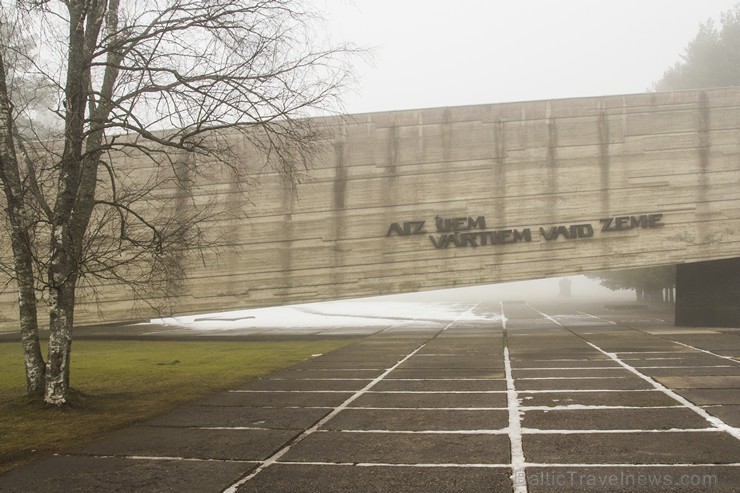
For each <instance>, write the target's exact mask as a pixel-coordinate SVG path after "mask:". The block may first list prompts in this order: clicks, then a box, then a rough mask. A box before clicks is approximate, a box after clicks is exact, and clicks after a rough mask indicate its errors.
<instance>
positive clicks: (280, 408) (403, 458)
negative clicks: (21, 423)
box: [0, 302, 740, 493]
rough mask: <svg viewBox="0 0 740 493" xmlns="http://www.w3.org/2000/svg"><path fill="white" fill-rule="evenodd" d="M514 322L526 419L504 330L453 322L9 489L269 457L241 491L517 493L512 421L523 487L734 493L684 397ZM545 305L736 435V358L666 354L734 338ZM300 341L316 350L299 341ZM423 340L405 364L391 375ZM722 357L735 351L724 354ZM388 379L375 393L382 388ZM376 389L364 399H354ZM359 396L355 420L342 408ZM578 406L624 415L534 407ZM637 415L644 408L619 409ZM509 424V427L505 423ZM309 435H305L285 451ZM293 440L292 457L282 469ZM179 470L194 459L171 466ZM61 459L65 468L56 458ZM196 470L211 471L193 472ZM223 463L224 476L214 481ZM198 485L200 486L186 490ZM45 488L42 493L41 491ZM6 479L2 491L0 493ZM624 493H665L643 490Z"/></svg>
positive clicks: (171, 475)
mask: <svg viewBox="0 0 740 493" xmlns="http://www.w3.org/2000/svg"><path fill="white" fill-rule="evenodd" d="M471 306H472V305H471ZM478 309H479V310H481V311H480V313H488V312H490V313H498V310H499V309H500V305H499V304H498V302H495V303H493V302H490V303H484V304H482V305H481V306H480V308H477V309H476V310H478ZM504 309H505V311H506V316H507V318H509V322H507V334H508V338H507V340H506V345H507V347H508V348H509V354H510V357H511V365H512V367H513V373H514V385H515V386H516V389H517V392H518V397H519V405H520V406H521V407H520V409H519V411H520V412H518V413H516V412H515V413H511V412H509V409H508V404H509V403H508V399H507V393H506V392H505V391H504V390H505V388H506V385H505V379H504V376H505V372H504V338H503V337H502V336H503V327H502V326H501V325H500V324H497V323H493V322H490V321H486V322H485V323H482V322H480V321H475V322H474V323H468V322H467V321H460V322H458V323H455V324H453V325H450V326H449V327H448V329H447V330H446V331H444V332H439V331H440V330H441V329H442V328H443V327H444V326H446V325H447V323H444V324H437V326H435V327H431V326H430V327H423V328H421V329H418V330H416V329H409V330H406V329H400V330H397V329H395V328H389V330H387V331H385V332H382V333H375V334H374V335H371V336H369V337H364V338H362V339H360V338H359V337H358V338H357V339H356V340H355V342H354V343H353V344H352V345H350V346H346V347H344V348H342V349H340V350H337V351H334V352H331V353H328V354H324V355H316V356H315V357H313V358H311V359H310V360H307V361H305V362H302V363H299V364H298V365H296V366H294V367H292V368H290V369H286V370H283V371H280V372H276V373H274V374H272V375H270V376H268V377H265V378H263V379H261V380H252V381H249V382H245V384H244V386H243V387H242V390H248V391H244V392H225V393H222V394H219V395H216V396H211V397H208V398H206V399H203V400H202V401H198V402H197V403H193V404H191V405H189V406H185V407H183V408H181V409H178V410H175V411H173V412H171V413H168V414H165V415H163V416H160V417H158V418H156V419H154V420H152V421H150V422H148V423H147V424H145V425H143V426H136V427H132V428H129V429H128V430H122V431H121V432H119V433H116V434H114V435H112V436H111V437H108V438H106V439H104V440H101V441H98V442H95V443H93V444H90V445H88V446H86V447H83V448H80V449H78V450H76V451H73V452H72V453H73V454H78V455H75V456H74V457H72V458H71V459H70V458H65V457H57V458H54V459H51V460H50V461H49V463H50V464H56V465H54V466H53V467H52V466H49V465H44V462H43V461H42V462H40V463H38V464H35V465H31V466H28V467H26V468H21V469H19V470H18V473H17V475H16V473H13V474H14V475H13V476H10V477H11V479H13V478H14V479H13V483H12V484H13V488H14V489H15V490H16V491H23V492H25V491H41V492H43V491H47V490H48V491H55V490H54V489H53V488H55V487H57V486H58V485H65V488H64V491H70V490H71V489H70V488H69V487H67V486H68V485H67V484H66V483H65V481H67V478H72V479H73V480H75V481H79V482H80V483H82V482H84V481H87V480H86V479H85V477H86V475H89V476H90V477H91V478H92V479H91V480H90V483H89V484H91V485H93V486H92V487H91V489H87V490H86V489H85V488H86V487H87V484H86V483H85V484H81V485H78V484H77V483H74V484H73V486H79V488H80V489H82V490H83V491H100V490H104V491H116V489H115V488H117V487H118V486H116V484H114V485H112V486H110V487H109V485H108V484H107V483H105V482H104V481H105V480H104V478H103V476H102V475H101V474H98V472H96V471H98V470H103V471H108V472H109V473H110V474H109V476H110V477H112V478H114V479H115V482H116V483H118V484H120V485H121V486H120V488H119V491H138V490H141V491H147V488H148V487H149V485H150V484H151V485H154V486H152V487H151V489H152V490H155V491H169V490H168V489H167V488H168V485H174V486H173V489H172V491H189V490H188V488H191V490H196V486H197V491H218V492H220V491H222V489H223V487H224V483H226V484H233V482H234V481H236V480H237V479H238V478H240V477H244V474H245V473H246V471H248V470H250V469H251V468H253V467H255V461H258V460H268V459H269V462H267V464H268V465H267V466H266V467H264V469H262V468H260V469H259V473H258V474H256V476H255V477H254V478H253V479H251V480H250V481H248V482H247V483H246V484H244V485H243V486H242V488H241V491H269V492H271V493H272V492H280V491H291V492H293V491H301V492H302V491H328V492H332V491H373V489H372V488H375V489H376V490H377V491H401V492H403V491H412V492H416V491H425V492H426V491H445V492H446V491H466V492H468V491H473V492H475V491H511V489H512V485H511V483H510V479H509V475H510V474H511V471H512V470H514V466H515V464H513V463H512V462H511V450H512V447H515V444H516V443H517V437H516V434H514V435H512V440H511V441H510V437H509V433H511V430H514V429H516V426H514V425H520V426H521V427H522V428H523V430H524V435H523V439H522V445H523V452H524V457H525V459H526V462H525V463H524V464H521V463H520V464H517V465H516V470H517V471H518V472H521V471H522V467H525V468H526V469H525V472H527V473H533V472H538V471H540V472H542V471H545V470H552V471H558V470H560V471H562V470H568V471H575V472H578V473H581V472H583V473H589V472H590V471H601V472H602V473H604V472H617V471H632V470H634V471H638V472H639V471H644V470H646V469H651V468H652V469H654V470H665V471H666V474H678V473H680V472H681V471H683V470H684V469H685V468H686V467H685V464H687V463H691V464H698V465H697V466H692V467H693V468H700V469H694V470H701V471H704V470H707V471H721V472H722V474H723V476H722V478H724V479H723V481H725V483H724V484H732V485H733V486H734V485H736V484H738V475H737V473H738V471H739V470H740V468H738V467H737V466H732V467H728V466H723V465H722V464H730V463H732V464H736V463H737V462H738V457H740V448H739V446H738V444H740V441H739V440H737V439H735V438H733V437H732V436H731V435H730V434H729V433H726V432H722V431H703V432H687V431H681V429H695V428H706V427H707V422H706V421H705V420H703V419H702V418H701V417H699V416H698V415H697V414H695V413H693V412H692V411H690V410H688V409H686V408H681V407H675V406H677V405H678V403H677V401H675V400H673V399H671V398H670V397H669V396H667V395H666V394H664V393H662V392H660V391H656V390H655V389H653V387H652V386H650V385H649V384H648V383H647V382H645V381H644V380H642V379H639V378H637V377H636V376H634V375H632V374H631V373H629V372H627V371H626V370H624V369H623V368H622V367H621V366H619V365H618V364H617V363H616V362H615V361H613V360H612V359H611V358H609V357H608V356H607V355H605V354H603V353H601V352H599V351H598V350H597V349H595V348H594V347H591V346H589V345H588V343H587V342H586V341H585V340H584V339H582V338H581V337H578V336H576V335H574V334H573V333H572V332H571V331H569V330H566V329H564V328H563V327H561V326H559V325H557V324H555V323H553V322H552V320H550V319H548V318H546V317H547V316H545V315H543V314H541V313H539V312H536V311H534V310H533V309H532V308H530V307H528V306H526V305H522V304H519V305H515V306H514V308H513V309H512V310H509V308H508V306H507V305H506V304H505V306H504ZM538 309H541V310H544V311H545V312H546V311H547V310H550V309H553V310H554V311H553V312H551V313H550V315H549V316H550V317H554V318H555V319H556V320H558V321H559V322H560V323H562V324H565V325H568V326H571V327H575V331H576V332H578V334H580V336H582V337H583V338H585V339H586V340H588V341H590V342H592V343H593V344H595V345H596V346H599V347H602V349H604V350H609V351H613V350H618V351H620V352H619V353H618V354H617V357H620V358H624V359H625V360H627V361H628V362H629V363H630V364H633V365H634V366H638V367H640V368H641V369H642V371H643V372H645V373H646V374H654V375H656V378H658V379H661V381H663V383H664V384H665V385H667V386H669V387H671V388H674V389H678V392H679V393H680V394H682V395H685V396H687V398H689V400H691V401H692V402H697V403H700V404H703V405H705V406H706V407H705V409H706V411H707V412H709V413H710V414H713V415H715V416H717V417H719V418H720V419H723V420H725V422H727V423H729V424H737V423H738V409H740V390H739V389H738V386H737V383H736V381H735V380H733V379H736V378H737V377H740V375H738V374H736V373H734V371H735V368H734V367H731V368H730V369H729V370H722V369H721V368H718V367H717V366H716V364H717V362H719V363H721V364H730V365H732V362H729V363H728V360H726V359H723V358H720V357H718V356H714V355H711V354H706V353H702V352H700V351H696V350H694V349H691V348H687V347H685V346H681V345H680V344H678V343H676V342H672V341H671V340H668V338H669V337H670V338H671V339H676V340H681V341H689V340H691V344H695V345H697V347H700V346H699V344H700V345H701V347H706V348H710V347H716V346H721V345H722V344H724V342H725V341H724V340H723V339H722V338H728V337H734V338H737V332H736V331H727V332H725V331H721V333H720V334H708V333H701V334H696V333H695V334H685V333H684V334H660V336H654V335H651V334H647V333H645V332H640V331H638V330H635V329H633V328H632V327H637V328H638V329H639V328H652V329H656V328H658V329H659V328H661V327H664V326H665V327H667V326H668V325H667V324H664V323H662V322H658V321H656V318H655V317H651V316H648V315H649V314H648V313H647V310H646V313H645V314H644V315H641V314H630V313H629V312H620V317H619V320H623V321H625V322H626V323H628V324H631V325H629V326H627V325H625V326H621V327H618V326H613V325H611V324H607V323H602V322H599V321H594V319H592V318H589V317H587V316H585V315H583V314H578V313H576V312H575V311H574V310H573V309H571V308H568V307H560V308H557V305H543V306H542V307H538ZM480 313H477V314H478V315H479V314H480ZM517 314H518V315H517ZM516 317H519V318H518V319H517V318H516ZM611 319H616V318H615V317H611ZM620 323H621V322H620ZM249 337H256V336H251V335H250V336H249ZM259 337H262V338H264V337H267V336H265V335H260V336H259ZM302 337H309V336H306V335H305V331H304V335H303V336H302ZM260 340H263V339H260ZM717 341H720V342H719V343H718V342H717ZM687 343H688V342H687ZM422 344H425V345H424V346H423V347H422V349H421V350H420V351H418V352H417V353H415V354H414V355H413V356H410V357H409V358H408V360H406V361H405V362H404V363H403V365H401V366H400V367H398V368H395V369H393V370H392V371H391V372H389V373H386V370H387V369H388V368H391V367H393V366H394V365H396V363H397V362H399V361H401V360H402V359H403V358H405V357H406V356H407V355H409V354H410V353H411V352H412V351H414V350H415V349H416V348H419V347H420V346H421V345H422ZM712 350H713V351H715V350H714V349H712ZM725 350H726V351H728V352H731V351H735V349H733V347H732V346H731V345H728V346H727V347H726V348H725ZM716 351H717V352H718V354H719V351H721V350H719V349H717V350H716ZM733 354H734V353H733ZM708 362H711V363H708ZM705 363H706V364H705ZM648 366H677V368H675V369H674V368H666V369H661V368H646V367H648ZM701 366H712V367H713V368H706V369H703V368H699V367H701ZM735 366H740V365H735ZM653 371H654V373H651V372H653ZM724 373H727V374H726V375H725V374H724ZM380 376H383V379H381V380H379V381H378V382H374V381H373V379H376V378H378V377H380ZM571 377H577V378H571ZM610 377H625V378H610ZM455 379H460V380H455ZM476 379H481V380H476ZM728 382H729V383H728ZM371 383H373V386H372V388H370V389H369V391H367V392H364V391H363V392H362V393H359V394H358V391H359V390H360V389H364V388H365V386H367V385H369V384H371ZM697 386H698V388H697ZM681 387H689V388H685V389H683V388H681ZM703 387H711V388H703ZM350 398H351V402H350V403H349V404H348V407H346V408H345V407H339V406H343V404H344V403H346V402H347V400H348V399H350ZM718 404H725V405H718ZM577 405H581V406H618V407H620V408H619V409H593V408H590V409H568V410H563V409H551V410H547V412H546V410H542V409H532V408H531V407H533V406H549V407H554V406H577ZM630 406H632V407H637V408H638V409H627V408H626V407H630ZM659 406H674V407H669V408H665V409H662V408H661V409H658V408H657V407H659ZM332 411H333V413H332V416H333V417H332V418H331V419H329V420H328V421H326V422H325V423H323V424H322V426H321V428H320V429H318V430H317V429H315V428H312V426H313V425H314V424H316V423H318V422H320V420H322V418H324V417H326V416H327V415H328V414H329V413H331V412H332ZM512 417H513V419H515V420H516V422H513V423H510V422H509V420H510V419H512ZM510 425H511V426H510ZM204 427H219V428H241V429H203V428H204ZM255 428H256V429H255ZM340 430H345V431H340ZM609 430H611V431H613V432H612V433H609ZM620 430H628V431H627V432H620ZM629 430H634V431H629ZM301 433H305V434H306V435H300V434H301ZM299 435H300V436H303V437H305V438H303V439H302V440H301V441H299V442H293V440H295V438H296V437H298V436H299ZM286 444H287V445H288V446H289V447H290V449H289V451H288V452H287V453H286V454H285V455H276V454H279V453H280V452H279V451H280V450H281V449H282V448H283V447H284V446H286ZM91 454H92V456H91ZM95 454H98V456H95ZM130 454H136V455H139V456H151V457H159V458H160V459H158V460H141V461H140V462H137V463H136V464H138V465H136V464H133V465H131V464H129V462H128V461H131V460H132V459H131V458H124V457H122V456H124V455H130ZM116 455H117V456H118V457H112V456H116ZM103 456H104V457H103ZM172 457H182V458H188V459H182V460H177V461H172V460H171V459H172ZM62 459H64V461H66V462H64V461H63V462H53V461H59V460H62ZM202 459H208V460H202ZM210 459H216V460H210ZM274 459H278V462H277V463H275V462H272V460H274ZM106 460H108V461H112V462H109V463H108V464H109V465H107V466H105V465H103V466H91V465H90V464H91V463H90V462H86V461H106ZM116 461H117V462H116ZM169 463H173V464H174V465H169ZM99 464H105V463H104V462H99ZM148 464H150V465H148ZM158 464H159V465H158ZM188 464H206V465H208V467H203V468H199V467H195V466H194V467H193V468H192V469H187V468H186V465H188ZM216 464H220V465H229V467H225V466H224V467H223V468H221V469H219V468H218V467H216V466H215V465H216ZM358 464H359V465H358ZM568 464H570V465H568ZM646 464H652V465H653V466H651V467H647V466H646ZM230 465H233V466H234V467H233V469H231V468H230V467H231V466H230ZM390 465H394V466H395V467H390ZM472 465H475V466H476V467H471V466H472ZM556 465H559V466H557V467H556ZM160 466H161V467H160ZM210 466H213V468H210ZM453 466H454V467H453ZM561 466H562V467H561ZM596 466H598V467H596ZM37 467H38V468H41V469H38V468H37ZM136 467H139V468H140V470H139V469H136ZM106 468H107V469H106ZM24 471H25V472H24ZM104 474H108V473H105V472H104ZM127 474H128V476H130V477H127V476H126V475H127ZM191 474H192V475H195V474H199V475H200V476H199V477H198V478H191V477H190V475H191ZM42 475H43V478H42V479H43V482H42V483H39V484H37V486H39V487H38V488H37V487H33V485H34V484H36V483H34V481H37V480H38V477H39V476H42ZM7 477H8V475H5V476H2V477H0V487H1V486H2V485H3V484H4V483H3V481H4V480H5V479H6V478H7ZM76 478H80V479H79V480H77V479H76ZM209 478H210V479H209ZM139 479H145V480H146V481H143V482H138V480H139ZM534 479H535V478H532V477H530V491H559V492H560V491H571V490H572V491H608V490H604V489H597V490H593V488H592V489H579V488H581V485H577V486H576V487H574V488H571V489H563V488H560V487H559V485H558V487H552V486H548V485H547V484H544V483H542V482H540V483H538V484H536V485H535V484H534V483H533V481H534ZM96 481H99V482H96ZM209 481H212V482H209ZM183 483H186V484H183ZM24 485H25V486H24ZM28 485H32V486H28ZM55 485H57V486H55ZM97 485H102V486H101V487H100V488H97ZM175 488H176V489H175ZM548 488H549V489H548ZM584 488H591V486H590V485H586V486H584ZM722 488H725V489H722ZM0 491H3V490H1V489H0ZM57 491H58V490H57ZM613 491H621V490H613ZM624 491H660V490H654V489H649V490H644V489H643V490H641V489H640V488H639V487H635V488H633V489H631V490H630V489H627V490H624ZM665 491H684V490H681V489H666V490H665ZM685 491H703V490H702V489H692V490H685ZM707 491H734V490H733V489H731V488H730V487H727V486H722V485H721V484H719V485H718V489H716V490H714V489H713V490H707Z"/></svg>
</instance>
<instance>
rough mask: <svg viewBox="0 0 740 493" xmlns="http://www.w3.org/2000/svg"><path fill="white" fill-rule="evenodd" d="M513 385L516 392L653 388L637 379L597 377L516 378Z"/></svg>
mask: <svg viewBox="0 0 740 493" xmlns="http://www.w3.org/2000/svg"><path fill="white" fill-rule="evenodd" d="M515 383H516V388H517V390H570V389H574V390H585V389H595V390H602V389H606V390H640V389H652V388H653V386H652V385H650V384H649V383H648V382H646V381H645V380H643V379H641V378H637V377H617V378H604V377H599V378H590V379H577V380H572V379H567V380H559V379H546V380H523V379H521V378H518V379H517V380H516V381H515Z"/></svg>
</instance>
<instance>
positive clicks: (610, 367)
mask: <svg viewBox="0 0 740 493" xmlns="http://www.w3.org/2000/svg"><path fill="white" fill-rule="evenodd" d="M551 370H619V371H624V368H620V367H618V366H560V367H555V368H548V367H546V366H544V367H538V368H517V369H516V371H517V372H520V371H551Z"/></svg>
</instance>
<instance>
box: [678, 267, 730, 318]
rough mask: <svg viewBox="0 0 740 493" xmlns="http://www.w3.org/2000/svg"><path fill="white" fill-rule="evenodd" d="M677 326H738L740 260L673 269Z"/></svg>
mask: <svg viewBox="0 0 740 493" xmlns="http://www.w3.org/2000/svg"><path fill="white" fill-rule="evenodd" d="M676 325H678V326H689V327H740V258H731V259H725V260H712V261H709V262H696V263H691V264H679V265H677V266H676Z"/></svg>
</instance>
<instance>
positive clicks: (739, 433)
mask: <svg viewBox="0 0 740 493" xmlns="http://www.w3.org/2000/svg"><path fill="white" fill-rule="evenodd" d="M527 306H529V307H530V308H532V310H534V311H536V312H537V313H539V314H540V315H542V316H543V317H545V318H547V319H548V320H551V321H552V322H554V323H556V324H557V325H559V326H560V327H563V328H564V329H566V330H570V329H568V328H567V327H565V326H564V325H563V324H561V323H560V322H558V321H557V320H555V319H554V318H552V317H550V316H549V315H547V314H545V313H542V312H541V311H539V310H538V309H536V308H535V307H533V306H531V305H529V304H527ZM571 333H572V334H573V335H576V336H577V337H580V338H581V339H582V340H583V341H584V342H585V343H586V344H588V345H589V346H591V347H592V348H594V349H596V350H597V351H598V352H600V353H601V354H604V355H606V356H608V357H609V358H611V359H612V360H614V361H615V362H616V363H618V364H619V365H621V366H622V367H624V368H625V369H626V370H628V371H630V372H632V373H633V374H635V375H636V376H638V377H640V378H641V379H643V380H644V381H645V382H647V383H649V384H650V385H652V386H653V388H655V390H658V391H660V392H662V393H664V394H665V395H667V396H668V397H670V398H672V399H673V400H675V401H678V402H680V403H681V404H683V405H684V406H685V407H687V408H689V409H691V410H692V411H694V412H695V413H696V414H698V415H699V416H701V417H702V418H704V419H705V420H706V421H707V422H709V424H711V425H712V426H714V427H715V428H717V429H719V430H721V431H724V432H727V433H728V434H730V435H731V436H733V437H734V438H736V439H738V440H740V429H738V428H735V427H734V426H730V425H728V424H727V423H725V422H724V421H722V420H721V419H719V418H717V417H716V416H712V415H711V414H709V413H708V412H706V411H705V410H704V409H702V408H701V407H699V406H697V405H696V404H694V403H693V402H691V401H689V400H688V399H686V398H684V397H683V396H681V395H679V394H677V393H676V392H674V391H673V390H671V389H669V388H668V387H666V386H665V385H663V384H662V383H660V382H658V381H657V380H654V379H653V378H651V377H649V376H647V375H645V374H643V373H641V372H639V371H638V370H637V369H636V368H635V367H633V366H631V365H629V364H627V363H625V362H624V361H622V360H621V359H619V356H617V354H616V353H610V352H608V351H605V350H603V349H601V348H600V347H599V346H597V345H596V344H594V343H592V342H590V341H588V340H586V339H585V338H584V337H581V336H579V335H578V334H577V333H575V332H571ZM654 337H658V336H654Z"/></svg>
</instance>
